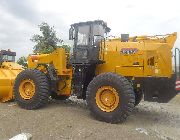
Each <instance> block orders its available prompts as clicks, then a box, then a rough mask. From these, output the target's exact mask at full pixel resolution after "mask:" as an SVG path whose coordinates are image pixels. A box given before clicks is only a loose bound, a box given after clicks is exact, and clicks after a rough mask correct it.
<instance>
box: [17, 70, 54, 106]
mask: <svg viewBox="0 0 180 140" xmlns="http://www.w3.org/2000/svg"><path fill="white" fill-rule="evenodd" d="M25 79H31V80H32V81H33V82H34V84H35V86H36V87H35V94H34V96H33V97H32V98H31V99H29V100H25V99H23V98H22V97H21V96H20V93H19V86H20V83H21V82H22V80H25ZM14 96H15V101H16V102H17V104H18V105H19V106H20V107H21V108H24V109H28V110H33V109H38V108H41V107H44V106H45V105H47V103H48V100H49V97H50V92H49V82H48V78H47V77H46V75H45V74H44V73H43V72H41V71H39V70H35V69H27V70H24V71H22V72H21V73H19V74H18V76H17V78H16V80H15V84H14Z"/></svg>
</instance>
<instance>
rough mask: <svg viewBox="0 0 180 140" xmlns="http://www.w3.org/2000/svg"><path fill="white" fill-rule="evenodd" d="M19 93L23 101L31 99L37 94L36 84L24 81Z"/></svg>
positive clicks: (28, 80) (27, 80)
mask: <svg viewBox="0 0 180 140" xmlns="http://www.w3.org/2000/svg"><path fill="white" fill-rule="evenodd" d="M19 93H20V96H21V97H22V98H23V99H25V100H29V99H31V98H32V97H33V96H34V94H35V84H34V82H33V81H32V80H30V79H26V80H23V81H22V82H21V83H20V86H19Z"/></svg>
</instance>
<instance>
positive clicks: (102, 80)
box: [86, 73, 135, 123]
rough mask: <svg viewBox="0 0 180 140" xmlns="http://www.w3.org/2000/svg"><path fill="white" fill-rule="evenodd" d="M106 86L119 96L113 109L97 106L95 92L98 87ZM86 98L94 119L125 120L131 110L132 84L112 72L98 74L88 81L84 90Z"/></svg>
mask: <svg viewBox="0 0 180 140" xmlns="http://www.w3.org/2000/svg"><path fill="white" fill-rule="evenodd" d="M107 86H108V87H112V88H113V90H115V91H116V92H117V94H118V96H119V99H118V100H117V101H119V103H118V105H117V107H116V108H115V109H113V110H112V109H110V110H107V111H106V109H105V110H103V109H102V108H100V107H99V106H98V104H97V93H98V91H99V89H101V88H102V87H107ZM108 94H110V92H108ZM108 94H107V95H108ZM86 100H87V105H88V107H89V109H90V111H91V113H92V115H93V116H94V117H95V118H96V119H98V120H101V121H105V122H108V123H119V122H123V121H125V120H126V118H127V117H128V116H129V115H130V112H131V111H132V110H133V108H134V104H135V94H134V90H133V87H132V85H131V84H130V83H129V81H128V80H127V79H126V78H124V77H123V76H120V75H117V74H114V73H104V74H100V75H98V76H97V77H95V78H94V79H93V80H92V81H91V82H90V84H89V85H88V88H87V92H86ZM106 100H107V99H106ZM108 100H109V99H108Z"/></svg>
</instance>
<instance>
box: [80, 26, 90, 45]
mask: <svg viewBox="0 0 180 140" xmlns="http://www.w3.org/2000/svg"><path fill="white" fill-rule="evenodd" d="M89 31H90V27H89V25H85V26H80V27H79V28H78V41H77V45H88V43H89Z"/></svg>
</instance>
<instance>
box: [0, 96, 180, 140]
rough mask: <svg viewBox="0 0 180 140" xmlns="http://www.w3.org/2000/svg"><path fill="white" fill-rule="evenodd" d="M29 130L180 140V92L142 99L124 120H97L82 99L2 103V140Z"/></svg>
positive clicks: (74, 139) (57, 135)
mask: <svg viewBox="0 0 180 140" xmlns="http://www.w3.org/2000/svg"><path fill="white" fill-rule="evenodd" d="M22 132H26V133H30V134H32V136H33V140H40V139H42V140H50V139H53V140H61V139H62V140H66V139H67V140H84V139H87V140H101V139H102V140H106V139H112V140H118V139H123V140H126V139H131V140H144V139H146V140H156V139H157V140H161V139H162V140H178V139H180V95H177V97H176V98H174V99H173V100H172V101H171V102H170V103H167V104H158V103H149V102H141V103H140V105H139V106H137V107H135V109H134V111H133V113H132V115H131V116H130V117H129V118H128V119H127V121H126V122H125V123H123V124H108V123H105V122H100V121H97V120H95V119H94V118H93V117H92V116H91V115H90V112H89V110H88V109H87V107H86V103H85V102H84V101H82V100H76V99H75V98H74V97H72V98H71V100H67V101H63V102H62V101H55V100H54V101H51V102H50V104H49V105H48V106H47V107H45V108H43V109H40V110H35V111H34V110H33V111H29V110H24V109H21V108H20V107H18V106H17V105H16V103H14V102H10V103H0V140H7V139H9V138H11V137H13V136H15V135H17V134H19V133H22Z"/></svg>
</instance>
